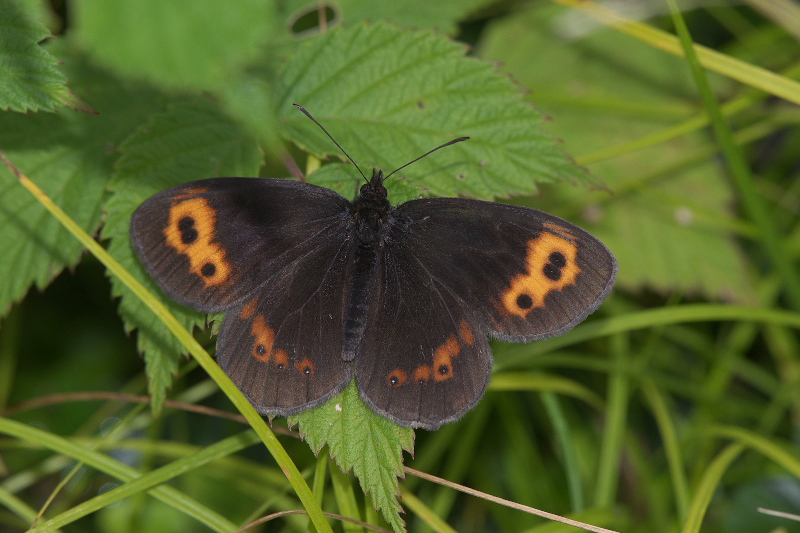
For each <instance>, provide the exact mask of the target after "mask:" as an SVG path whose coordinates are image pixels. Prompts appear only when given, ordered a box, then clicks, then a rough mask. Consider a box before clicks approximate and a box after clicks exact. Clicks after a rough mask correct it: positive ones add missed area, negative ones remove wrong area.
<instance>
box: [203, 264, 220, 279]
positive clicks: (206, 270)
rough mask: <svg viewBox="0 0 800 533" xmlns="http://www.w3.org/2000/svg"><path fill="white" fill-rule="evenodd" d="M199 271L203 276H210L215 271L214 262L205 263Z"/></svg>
mask: <svg viewBox="0 0 800 533" xmlns="http://www.w3.org/2000/svg"><path fill="white" fill-rule="evenodd" d="M200 273H201V274H202V275H203V277H206V278H210V277H211V276H213V275H214V274H216V273H217V267H216V266H214V263H206V264H205V265H203V268H201V269H200Z"/></svg>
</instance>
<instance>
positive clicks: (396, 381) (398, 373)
mask: <svg viewBox="0 0 800 533" xmlns="http://www.w3.org/2000/svg"><path fill="white" fill-rule="evenodd" d="M388 379H389V386H390V387H400V386H402V385H403V383H405V382H406V380H408V373H407V372H406V371H405V370H403V369H401V368H395V369H394V370H392V371H391V372H389V378H388Z"/></svg>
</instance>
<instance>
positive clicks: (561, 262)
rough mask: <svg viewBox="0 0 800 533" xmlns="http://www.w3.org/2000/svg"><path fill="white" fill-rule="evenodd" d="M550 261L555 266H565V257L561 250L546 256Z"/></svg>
mask: <svg viewBox="0 0 800 533" xmlns="http://www.w3.org/2000/svg"><path fill="white" fill-rule="evenodd" d="M548 259H549V260H550V263H551V264H552V265H553V266H554V267H556V268H564V267H565V266H567V258H566V257H564V254H562V253H561V252H553V253H551V254H550V257H548Z"/></svg>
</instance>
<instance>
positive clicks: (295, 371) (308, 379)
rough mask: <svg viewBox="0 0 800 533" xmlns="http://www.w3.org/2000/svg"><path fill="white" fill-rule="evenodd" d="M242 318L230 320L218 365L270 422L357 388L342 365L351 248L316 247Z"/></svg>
mask: <svg viewBox="0 0 800 533" xmlns="http://www.w3.org/2000/svg"><path fill="white" fill-rule="evenodd" d="M314 241H315V243H314V244H316V246H317V248H316V249H315V250H314V251H313V253H309V254H306V255H304V256H298V257H297V258H296V260H295V261H294V262H293V263H290V264H289V265H287V266H286V267H285V268H284V269H282V270H281V271H280V272H278V273H277V274H275V275H274V276H273V277H272V278H271V279H270V280H269V283H267V284H265V285H263V286H262V287H261V289H259V290H258V291H257V293H256V294H255V295H254V296H253V297H252V298H251V299H250V300H249V301H248V302H247V303H246V304H245V305H244V306H243V307H242V308H241V309H239V310H238V311H236V312H234V311H231V312H229V313H228V314H227V315H226V316H225V320H224V322H223V325H222V328H221V330H220V334H219V341H218V343H217V361H218V362H219V364H220V366H221V367H222V369H223V370H225V373H226V374H228V376H229V377H230V378H231V379H232V380H233V382H234V383H236V385H237V386H238V387H239V389H240V390H242V392H244V394H245V395H246V396H247V397H248V399H249V400H250V402H251V403H252V404H253V405H254V406H255V407H256V409H257V410H258V411H259V412H261V413H263V414H270V415H274V414H280V415H292V414H295V413H298V412H300V411H302V410H303V409H307V408H309V407H313V406H315V405H318V404H320V403H322V402H324V401H325V400H327V399H329V398H330V397H331V396H333V395H334V394H336V393H338V392H339V391H341V390H342V389H343V388H344V386H345V385H347V383H349V382H350V379H351V372H350V364H349V363H348V362H346V361H345V360H344V359H342V328H343V319H344V317H343V314H342V308H343V307H344V302H345V298H346V291H345V287H346V285H345V284H344V283H343V280H345V279H346V278H347V274H348V273H347V268H348V264H349V261H348V256H349V255H350V251H349V247H348V246H346V243H345V241H343V240H341V239H339V240H330V239H326V240H320V239H314Z"/></svg>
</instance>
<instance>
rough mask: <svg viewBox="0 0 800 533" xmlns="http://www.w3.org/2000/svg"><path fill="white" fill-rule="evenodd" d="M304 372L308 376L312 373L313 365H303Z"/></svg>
mask: <svg viewBox="0 0 800 533" xmlns="http://www.w3.org/2000/svg"><path fill="white" fill-rule="evenodd" d="M303 374H305V375H307V376H308V375H310V374H311V367H310V366H304V367H303Z"/></svg>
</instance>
